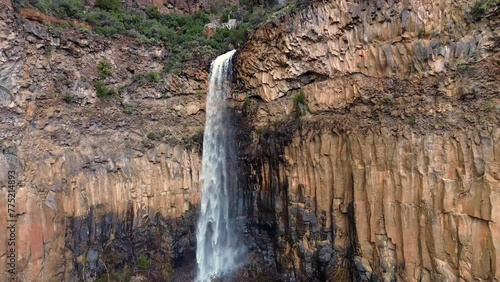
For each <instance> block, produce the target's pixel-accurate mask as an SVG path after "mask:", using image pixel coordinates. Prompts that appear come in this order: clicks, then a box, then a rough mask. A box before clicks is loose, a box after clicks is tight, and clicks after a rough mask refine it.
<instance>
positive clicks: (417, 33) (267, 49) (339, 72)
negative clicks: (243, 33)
mask: <svg viewBox="0 0 500 282" xmlns="http://www.w3.org/2000/svg"><path fill="white" fill-rule="evenodd" d="M473 2H474V1H451V0H447V1H439V2H437V1H361V2H359V1H346V0H343V1H331V2H328V3H326V2H321V1H313V3H312V4H311V5H308V6H307V7H306V8H304V9H299V10H297V11H296V12H292V13H291V14H284V15H282V16H281V17H280V18H278V19H277V20H275V21H271V22H269V23H266V24H264V25H263V26H262V27H261V28H258V29H257V30H256V31H255V32H254V33H253V34H252V35H251V36H250V40H249V41H248V42H247V44H245V46H244V47H243V48H242V50H241V51H240V52H239V54H238V55H237V57H236V60H235V61H236V67H235V69H236V71H237V73H238V77H239V79H240V81H239V82H240V83H241V84H242V85H243V87H244V88H247V89H255V90H256V94H257V95H259V96H260V97H261V98H262V99H264V100H265V101H271V100H275V99H277V98H279V97H282V96H283V95H285V94H286V93H287V92H288V91H290V90H293V89H297V88H299V87H301V86H303V85H308V84H312V85H311V86H310V87H314V86H313V85H315V84H318V86H317V87H322V86H321V84H324V83H331V84H335V83H336V80H337V79H336V78H338V77H343V76H345V75H349V74H356V73H359V74H362V75H364V76H368V77H378V78H382V77H408V76H413V75H434V74H436V73H441V72H446V71H447V70H450V69H451V70H454V69H456V68H457V67H460V65H464V64H467V63H470V62H473V61H477V60H481V59H484V58H486V57H488V56H489V55H490V54H491V50H490V48H491V47H493V46H494V44H495V41H496V40H497V38H498V29H497V28H496V27H497V26H498V18H497V17H496V16H498V12H496V14H493V15H491V19H492V23H491V25H482V26H481V27H480V28H479V27H478V25H477V24H475V23H471V22H470V21H468V20H467V19H468V17H470V15H469V14H468V11H470V9H471V7H472V5H473V4H474V3H473ZM495 15H496V16H495ZM325 80H327V81H328V82H325ZM330 81H331V82H330ZM356 87H357V85H356V84H352V85H350V86H349V87H347V88H346V89H345V90H343V91H344V94H343V95H346V96H353V95H355V94H356ZM316 94H317V95H319V94H318V93H317V92H316ZM325 94H330V93H325ZM328 96H331V95H328ZM323 99H327V98H325V97H323Z"/></svg>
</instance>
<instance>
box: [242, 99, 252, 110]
mask: <svg viewBox="0 0 500 282" xmlns="http://www.w3.org/2000/svg"><path fill="white" fill-rule="evenodd" d="M243 105H244V106H245V107H246V108H249V107H250V106H252V100H250V98H248V97H246V98H245V101H244V102H243Z"/></svg>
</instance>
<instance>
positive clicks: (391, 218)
mask: <svg viewBox="0 0 500 282" xmlns="http://www.w3.org/2000/svg"><path fill="white" fill-rule="evenodd" d="M499 138H500V131H499V130H498V128H495V129H492V130H491V131H487V130H477V131H470V132H454V133H432V134H426V135H424V136H422V135H419V134H411V133H410V134H405V135H398V134H395V133H393V132H390V131H388V130H386V129H382V130H379V131H369V132H367V133H365V134H357V133H336V132H332V131H330V130H323V131H320V132H317V131H309V132H301V133H299V134H295V135H294V136H293V137H292V138H291V139H290V140H289V143H288V144H287V145H286V146H277V148H280V149H277V150H276V151H273V152H275V153H277V154H265V153H264V154H262V155H260V156H261V157H260V158H259V159H260V160H257V161H256V162H255V165H254V166H253V168H254V174H253V176H252V177H254V179H256V182H257V184H258V192H257V196H256V199H258V200H257V201H256V202H257V203H258V204H257V206H258V208H257V209H258V210H260V211H262V212H263V214H266V212H267V213H268V214H269V217H271V218H274V220H275V230H276V234H275V236H276V239H277V242H276V245H275V246H274V248H275V249H276V252H277V257H278V259H277V261H278V265H280V267H282V270H283V272H284V273H287V274H288V275H289V277H290V278H296V279H299V280H300V279H305V278H306V277H314V276H316V277H322V278H323V279H325V278H327V279H328V278H329V279H330V280H331V279H333V281H346V279H347V278H348V277H351V278H354V279H355V280H360V279H361V280H370V279H373V280H375V279H376V278H378V280H381V281H394V279H397V280H398V281H457V280H461V279H463V280H465V281H472V280H477V279H479V280H484V281H486V280H490V279H493V278H496V279H498V278H499V277H500V273H499V267H500V265H499V263H498V262H499V258H500V257H499V251H498V248H499V245H498V244H499V242H500V237H499V231H500V230H499V229H498V224H497V222H498V220H499V217H498V216H499V214H500V211H499V210H498V208H497V207H498V205H499V201H500V200H499V198H498V196H497V195H498V193H499V189H500V166H499V163H500V162H499V157H500V155H499V154H498V150H499ZM262 146H269V144H267V143H266V144H265V145H264V144H263V145H262ZM279 150H282V151H281V152H279ZM271 151H272V150H271ZM266 155H267V156H266Z"/></svg>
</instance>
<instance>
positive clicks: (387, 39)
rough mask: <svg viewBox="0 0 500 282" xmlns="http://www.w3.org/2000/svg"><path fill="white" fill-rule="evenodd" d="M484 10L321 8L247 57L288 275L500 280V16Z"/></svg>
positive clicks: (244, 84) (260, 159) (256, 150)
mask: <svg viewBox="0 0 500 282" xmlns="http://www.w3.org/2000/svg"><path fill="white" fill-rule="evenodd" d="M473 5H474V3H472V2H471V1H438V2H436V1H332V2H324V1H323V2H320V1H314V2H313V3H312V4H310V5H307V6H306V7H305V8H303V9H299V10H297V11H296V12H292V13H291V14H285V15H283V16H281V17H278V18H277V19H276V20H275V21H271V22H269V23H266V24H263V25H262V26H261V27H259V28H258V29H256V30H255V32H253V34H252V35H251V36H250V39H249V41H248V42H247V43H246V44H245V45H244V46H243V47H242V49H241V51H240V52H239V53H238V54H237V57H236V59H235V61H236V63H235V65H236V66H235V71H236V73H237V84H238V85H239V87H240V92H238V93H235V95H234V97H235V99H237V100H243V98H245V97H246V98H245V105H244V106H242V107H241V112H242V114H243V115H244V116H246V118H247V120H248V125H249V126H250V127H251V128H252V134H251V136H250V140H251V141H248V142H249V144H250V145H249V144H245V146H244V148H242V150H245V151H246V152H247V157H248V163H249V166H250V168H251V169H250V170H249V176H248V179H249V183H252V184H251V185H250V187H251V189H253V191H255V192H254V194H253V197H252V199H253V214H254V216H253V217H251V221H250V222H251V224H253V226H254V228H255V229H257V230H260V231H256V233H259V232H261V233H266V234H273V232H275V234H273V235H272V236H273V238H274V240H275V241H273V240H268V241H266V242H265V243H264V244H262V246H261V248H260V250H274V252H275V255H276V262H277V266H278V269H280V270H281V271H282V272H283V273H286V276H287V279H289V280H291V281H293V280H300V281H302V280H306V279H307V277H317V278H318V279H320V280H323V279H324V280H327V279H329V280H330V281H347V280H348V279H354V280H355V281H360V280H362V281H366V280H373V281H380V280H382V281H395V280H398V281H472V280H479V281H488V280H492V279H493V280H498V279H500V272H499V269H500V268H499V267H500V265H499V260H498V259H499V258H500V257H499V251H498V248H499V245H500V237H499V236H500V235H499V229H498V220H499V218H498V215H499V214H500V212H499V211H498V210H497V208H496V206H498V204H499V203H498V201H499V199H498V196H497V195H498V193H499V191H500V190H499V189H500V182H499V181H500V165H499V164H500V162H499V155H498V148H499V132H500V131H499V128H500V127H499V125H500V121H499V120H498V114H499V113H500V106H499V102H500V101H499V96H498V94H499V92H498V89H499V83H498V81H499V80H498V79H499V77H498V75H497V74H498V70H499V57H498V50H499V41H498V7H495V6H493V7H490V8H489V9H488V10H487V11H486V12H485V14H484V17H483V19H482V20H481V21H479V22H474V21H473V20H471V18H470V17H471V16H470V13H469V11H471V9H472V6H473ZM301 96H302V97H303V98H300V97H301ZM254 97H258V98H254ZM262 101H264V102H265V103H264V102H262ZM242 136H244V134H242ZM242 138H243V137H242ZM269 230H272V231H269Z"/></svg>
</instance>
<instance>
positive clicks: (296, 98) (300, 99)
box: [292, 91, 306, 105]
mask: <svg viewBox="0 0 500 282" xmlns="http://www.w3.org/2000/svg"><path fill="white" fill-rule="evenodd" d="M292 100H293V104H294V105H298V104H302V105H305V104H306V96H305V95H304V92H302V91H300V92H299V93H297V94H295V95H293V97H292Z"/></svg>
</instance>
